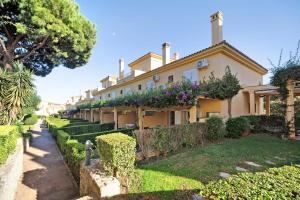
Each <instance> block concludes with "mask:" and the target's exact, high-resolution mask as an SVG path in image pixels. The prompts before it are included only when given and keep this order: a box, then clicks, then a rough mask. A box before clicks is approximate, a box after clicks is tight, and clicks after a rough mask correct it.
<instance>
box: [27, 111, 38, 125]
mask: <svg viewBox="0 0 300 200" xmlns="http://www.w3.org/2000/svg"><path fill="white" fill-rule="evenodd" d="M38 120H39V117H38V116H37V115H35V114H32V115H29V116H28V117H26V118H25V119H24V124H25V125H34V124H36V123H37V121H38Z"/></svg>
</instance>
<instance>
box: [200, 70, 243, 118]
mask: <svg viewBox="0 0 300 200" xmlns="http://www.w3.org/2000/svg"><path fill="white" fill-rule="evenodd" d="M202 85H203V95H204V96H205V97H209V98H212V99H219V100H225V99H227V101H228V115H229V117H231V101H232V98H233V97H234V96H235V95H237V94H238V92H239V90H240V89H241V86H240V82H239V80H238V78H237V77H236V75H234V74H232V73H231V70H230V68H229V66H227V67H226V69H225V74H224V76H223V77H222V78H216V77H215V75H214V73H213V72H212V73H211V75H210V76H209V80H208V81H205V80H204V81H203V83H202V84H201V86H202Z"/></svg>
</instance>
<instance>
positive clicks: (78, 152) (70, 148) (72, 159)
mask: <svg viewBox="0 0 300 200" xmlns="http://www.w3.org/2000/svg"><path fill="white" fill-rule="evenodd" d="M84 158H85V149H84V144H81V143H79V142H78V141H77V140H68V141H67V142H66V146H65V159H66V162H67V164H68V166H69V168H70V170H71V172H72V174H73V175H74V177H75V179H76V181H77V182H79V180H80V174H79V171H80V162H81V161H82V160H84Z"/></svg>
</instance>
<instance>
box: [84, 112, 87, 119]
mask: <svg viewBox="0 0 300 200" xmlns="http://www.w3.org/2000/svg"><path fill="white" fill-rule="evenodd" d="M84 120H87V113H86V110H84Z"/></svg>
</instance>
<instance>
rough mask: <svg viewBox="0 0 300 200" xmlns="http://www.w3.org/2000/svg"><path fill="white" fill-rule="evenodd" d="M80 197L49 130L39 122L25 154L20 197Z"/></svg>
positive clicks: (42, 199) (55, 199)
mask: <svg viewBox="0 0 300 200" xmlns="http://www.w3.org/2000/svg"><path fill="white" fill-rule="evenodd" d="M76 197H78V188H77V185H76V183H75V181H74V179H73V177H72V176H71V175H70V172H69V171H68V168H67V166H66V165H65V163H64V161H63V158H62V155H61V153H60V151H59V150H58V148H57V146H56V143H55V141H54V139H53V138H52V136H51V135H50V133H49V132H48V130H47V129H46V128H43V125H42V123H41V122H39V123H38V124H37V125H36V126H35V128H34V131H33V142H32V146H31V147H30V148H29V150H28V151H27V152H26V153H24V168H23V177H22V180H20V181H19V185H18V191H17V193H16V200H34V199H38V200H39V199H40V200H69V199H73V198H76Z"/></svg>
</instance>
